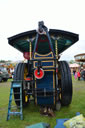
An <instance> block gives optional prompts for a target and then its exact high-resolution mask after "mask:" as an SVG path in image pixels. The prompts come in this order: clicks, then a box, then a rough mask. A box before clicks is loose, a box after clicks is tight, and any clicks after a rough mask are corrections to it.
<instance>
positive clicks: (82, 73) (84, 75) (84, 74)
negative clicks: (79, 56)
mask: <svg viewBox="0 0 85 128" xmlns="http://www.w3.org/2000/svg"><path fill="white" fill-rule="evenodd" d="M73 75H74V78H75V79H78V80H85V69H81V70H79V71H76V70H73Z"/></svg>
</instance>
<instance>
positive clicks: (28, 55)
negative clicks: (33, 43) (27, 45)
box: [23, 52, 32, 60]
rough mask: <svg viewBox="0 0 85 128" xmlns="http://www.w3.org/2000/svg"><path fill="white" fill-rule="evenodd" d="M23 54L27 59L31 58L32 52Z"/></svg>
mask: <svg viewBox="0 0 85 128" xmlns="http://www.w3.org/2000/svg"><path fill="white" fill-rule="evenodd" d="M31 54H32V53H31ZM23 56H24V58H25V59H27V60H29V59H30V52H24V53H23Z"/></svg>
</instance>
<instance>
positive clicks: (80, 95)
mask: <svg viewBox="0 0 85 128" xmlns="http://www.w3.org/2000/svg"><path fill="white" fill-rule="evenodd" d="M10 84H11V82H10V81H8V82H2V83H0V128H25V126H28V125H31V124H35V123H39V122H46V123H49V124H50V125H51V128H54V126H55V125H56V119H58V118H71V117H73V116H75V114H76V112H80V113H82V114H83V115H84V116H85V81H78V80H74V79H73V98H72V103H71V104H70V106H69V107H62V108H61V110H60V111H58V112H55V115H56V117H45V116H42V115H40V112H39V107H38V106H35V105H34V103H30V104H29V105H28V106H27V107H26V108H25V109H24V110H23V115H24V120H23V121H21V120H20V118H19V117H13V118H11V119H10V120H9V121H6V117H7V110H8V100H9V92H10Z"/></svg>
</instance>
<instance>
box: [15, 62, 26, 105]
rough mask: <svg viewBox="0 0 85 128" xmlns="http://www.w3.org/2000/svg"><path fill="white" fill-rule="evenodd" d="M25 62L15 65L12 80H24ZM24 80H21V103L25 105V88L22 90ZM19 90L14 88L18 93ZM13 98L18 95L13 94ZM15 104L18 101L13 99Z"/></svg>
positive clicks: (18, 96)
mask: <svg viewBox="0 0 85 128" xmlns="http://www.w3.org/2000/svg"><path fill="white" fill-rule="evenodd" d="M27 74H28V73H27V64H26V63H19V64H17V65H16V67H15V71H14V77H13V80H14V81H17V80H22V81H23V80H24V79H25V77H26V75H27ZM24 84H25V82H23V85H22V103H23V106H26V105H27V104H28V100H27V101H25V96H26V95H25V90H24V86H25V85H24ZM19 91H20V90H19V89H18V88H15V89H14V93H18V92H19ZM14 98H15V100H16V99H20V95H19V94H14ZM15 102H16V104H17V106H19V105H20V101H15Z"/></svg>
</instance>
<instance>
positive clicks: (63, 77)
mask: <svg viewBox="0 0 85 128" xmlns="http://www.w3.org/2000/svg"><path fill="white" fill-rule="evenodd" d="M59 73H60V80H59V84H60V85H59V86H60V90H61V104H62V105H64V106H66V105H69V104H70V103H71V100H72V78H71V71H70V68H69V65H68V63H67V62H66V61H60V62H59Z"/></svg>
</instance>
